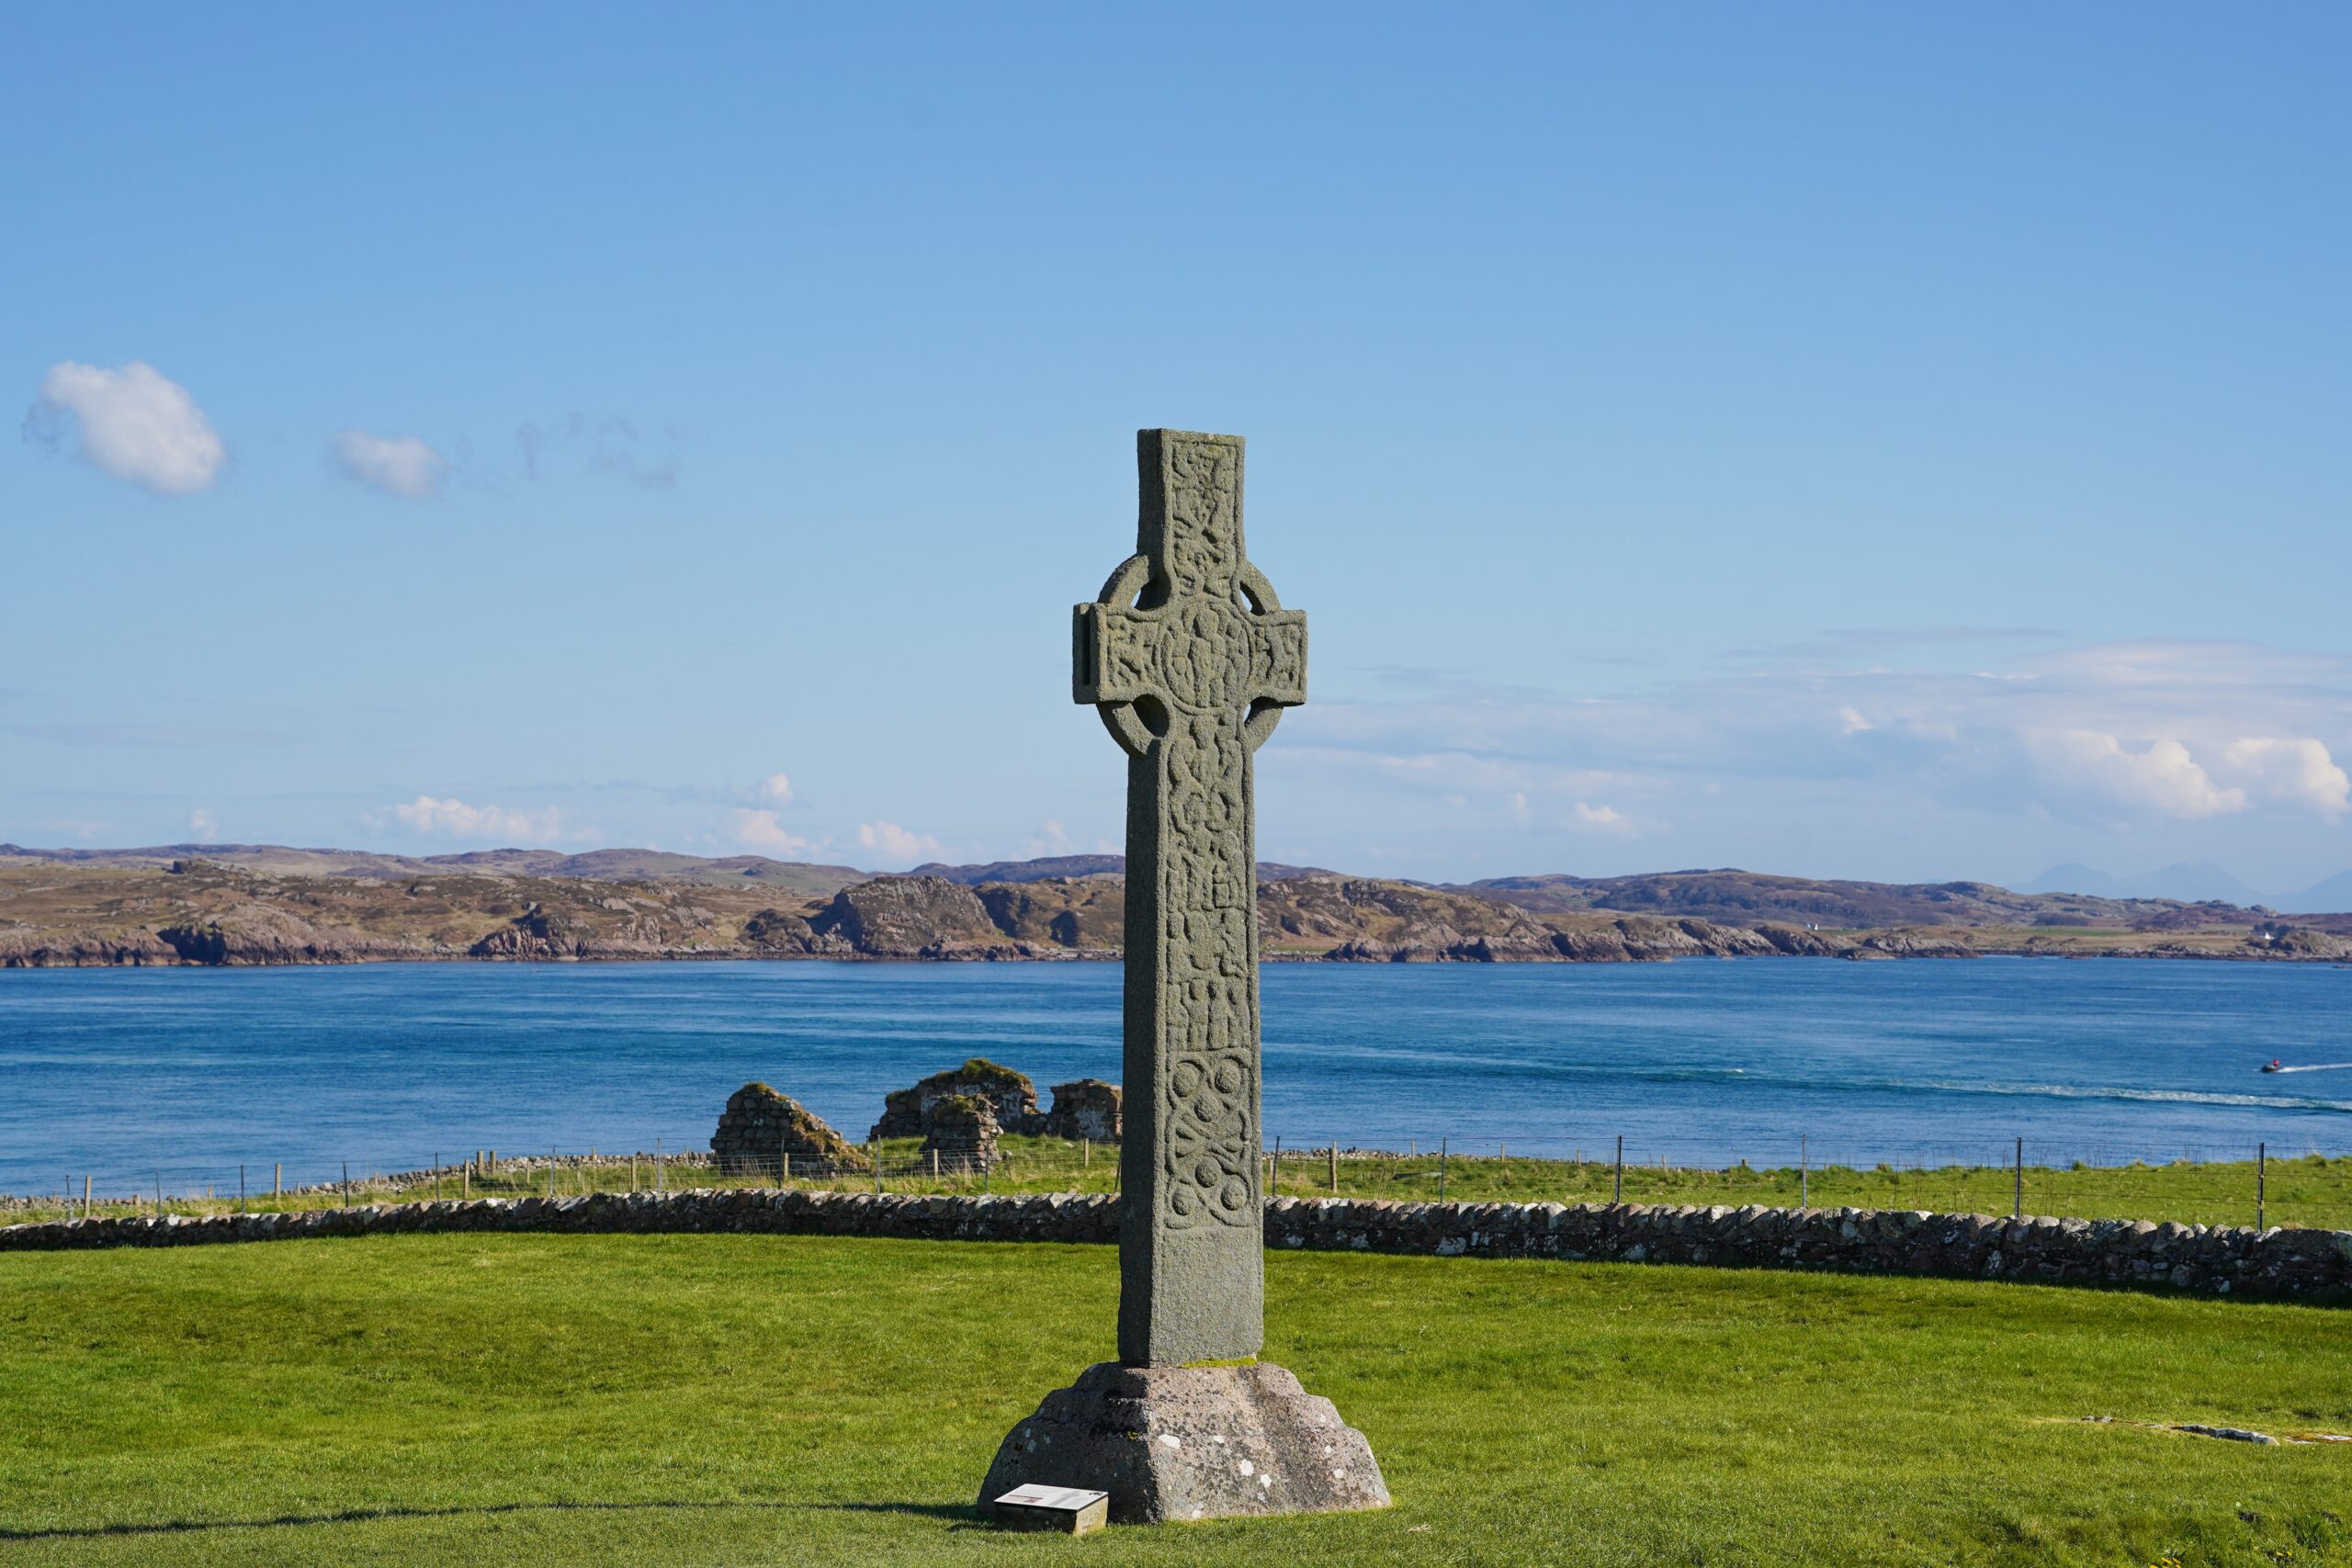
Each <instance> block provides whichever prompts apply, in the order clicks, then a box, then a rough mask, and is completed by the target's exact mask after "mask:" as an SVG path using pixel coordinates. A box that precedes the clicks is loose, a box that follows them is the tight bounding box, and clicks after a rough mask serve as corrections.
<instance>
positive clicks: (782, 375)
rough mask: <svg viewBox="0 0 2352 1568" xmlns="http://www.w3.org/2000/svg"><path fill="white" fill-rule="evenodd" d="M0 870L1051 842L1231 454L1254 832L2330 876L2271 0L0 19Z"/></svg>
mask: <svg viewBox="0 0 2352 1568" xmlns="http://www.w3.org/2000/svg"><path fill="white" fill-rule="evenodd" d="M10 31H11V43H10V47H9V48H8V50H7V51H6V52H5V54H0V122H4V123H5V124H6V130H7V133H8V137H9V141H10V144H11V145H12V146H13V147H14V148H16V149H17V155H16V156H15V157H13V158H12V159H11V160H10V162H9V166H8V168H7V171H6V174H0V193H5V211H6V213H7V215H8V217H7V228H8V231H9V235H10V238H9V243H7V244H6V246H5V247H0V392H5V393H6V397H7V398H8V399H13V400H14V404H13V406H14V407H16V408H18V409H20V410H21V411H22V427H21V436H22V438H21V439H20V440H17V441H15V442H8V443H0V536H5V542H6V559H7V561H8V564H9V568H10V571H9V579H10V589H11V591H10V592H9V594H8V596H7V601H6V613H5V615H0V660H5V667H4V668H0V840H11V839H12V840H17V841H18V842H25V843H36V844H74V843H106V844H128V843H141V842H156V841H175V840H186V839H190V838H197V839H207V840H215V839H217V840H248V841H250V840H272V841H290V842H300V843H317V844H339V845H367V846H374V847H380V848H386V849H399V850H409V851H435V850H449V849H458V848H466V847H480V846H481V845H484V844H488V843H498V842H528V843H548V844H552V845H557V846H559V847H586V846H589V845H592V844H605V843H647V842H650V843H655V844H659V845H661V846H662V847H665V848H673V849H681V850H688V851H694V852H706V853H729V852H741V851H746V850H751V851H758V852H767V853H774V854H777V855H780V856H785V857H787V858H814V859H825V860H839V861H848V862H850V863H855V864H860V865H865V866H872V867H896V866H903V865H906V864H909V863H912V862H914V861H916V860H921V859H927V858H934V857H944V858H949V859H956V860H962V859H981V858H996V857H999V856H1009V855H1020V854H1026V853H1034V852H1050V851H1055V850H1061V849H1074V850H1091V849H1094V848H1097V847H1099V846H1102V845H1104V844H1107V843H1110V842H1111V841H1112V840H1114V839H1115V837H1116V835H1117V833H1118V831H1119V823H1120V820H1121V788H1122V778H1123V772H1122V767H1121V763H1120V760H1119V758H1118V756H1117V754H1116V753H1115V752H1114V750H1113V749H1112V747H1111V744H1110V742H1109V740H1108V739H1107V738H1106V737H1105V736H1104V735H1103V732H1102V730H1101V728H1100V727H1099V726H1098V725H1097V724H1096V723H1095V721H1094V719H1093V718H1092V716H1091V715H1088V714H1086V713H1085V712H1084V711H1083V710H1081V709H1079V708H1076V707H1074V706H1072V705H1071V704H1070V702H1069V682H1068V631H1067V626H1068V615H1069V604H1071V603H1072V602H1073V601H1075V600H1077V599H1080V598H1082V597H1087V596H1089V595H1091V592H1092V591H1093V590H1094V589H1095V587H1096V586H1098V585H1099V583H1100V581H1101V580H1102V578H1103V574H1104V573H1105V572H1106V571H1107V570H1109V568H1110V567H1111V566H1112V565H1113V564H1114V563H1115V562H1116V561H1117V560H1118V559H1119V558H1120V557H1121V556H1122V555H1123V554H1124V553H1125V550H1126V548H1127V547H1128V546H1129V545H1130V543H1131V538H1132V525H1133V524H1132V519H1133V507H1134V502H1133V484H1134V479H1133V434H1132V433H1133V432H1134V430H1135V429H1136V427H1137V426H1140V425H1147V424H1170V425H1177V426H1182V427H1188V428H1199V429H1212V430H1220V431H1231V432H1238V433H1241V434H1246V435H1247V436H1248V437H1249V438H1250V443H1251V447H1250V502H1249V503H1250V542H1251V549H1252V553H1253V555H1254V556H1255V557H1256V558H1257V559H1258V560H1259V561H1260V563H1261V565H1262V566H1264V567H1265V568H1266V570H1268V572H1269V573H1270V574H1271V576H1272V579H1273V581H1275V583H1276V584H1277V586H1278V587H1279V588H1280V589H1281V591H1282V592H1283V595H1284V598H1285V602H1286V603H1289V604H1295V605H1297V606H1299V607H1303V608H1305V609H1306V610H1307V611H1308V612H1309V614H1310V615H1311V616H1312V617H1313V626H1314V660H1315V661H1314V666H1313V670H1312V673H1311V679H1310V690H1311V694H1312V698H1313V700H1312V703H1311V704H1310V705H1309V706H1307V707H1306V708H1304V709H1302V710H1299V711H1298V712H1296V713H1294V714H1293V715H1291V716H1289V717H1288V718H1287V719H1286V720H1285V722H1284V724H1283V728H1282V730H1281V732H1280V734H1279V735H1278V736H1277V737H1276V739H1274V741H1273V742H1272V745H1271V746H1270V747H1269V748H1268V749H1267V750H1265V751H1264V752H1263V753H1262V754H1261V760H1260V802H1261V833H1260V840H1261V852H1263V853H1265V854H1266V855H1267V856H1269V857H1270V858H1277V859H1283V860H1290V861H1301V862H1309V863H1320V864H1327V865H1335V866H1341V867H1346V868H1350V869H1360V870H1365V871H1375V872H1386V873H1390V874H1400V875H1413V876H1420V877H1427V878H1455V877H1469V876H1477V875H1487V874H1502V873H1509V872H1523V871H1544V870H1571V871H1579V872H1587V873H1594V874H1600V873H1611V872H1623V871H1632V870H1640V869H1657V868H1662V867H1668V866H1683V865H1698V864H1738V865H1746V866H1749V867H1754V868H1758V869H1766V870H1778V871H1789V872H1797V873H1804V874H1820V875H1854V876H1870V877H1885V878H1902V879H1912V878H1944V877H1960V876H1972V877H1985V878H1988V879H1993V880H2003V881H2018V880H2022V879H2024V878H2028V877H2030V876H2032V875H2033V874H2035V873H2037V872H2039V871H2041V869H2042V868H2043V867H2045V866H2047V865H2049V864H2052V863H2057V862H2064V861H2078V862H2085V863H2089V864H2092V865H2095V866H2099V867H2102V868H2105V869H2108V870H2110V871H2114V872H2121V873H2130V872H2135V871H2139V870H2143V869H2144V868H2147V867H2150V866H2154V865H2158V864H2162V863H2167V862H2173V861H2184V860H2210V861H2213V862H2216V863H2220V864H2222V865H2223V866H2225V867H2226V868H2228V869H2229V870H2230V871H2232V872H2233V873H2234V874H2236V875H2238V876H2239V877H2240V878H2242V879H2244V880H2245V882H2247V883H2249V884H2250V885H2251V886H2254V887H2256V889H2259V890H2263V891H2269V890H2274V889H2276V890H2291V889H2295V888H2300V887H2301V886H2307V885H2309V884H2311V883H2313V882H2316V881H2317V880H2319V879H2320V878H2321V877H2323V876H2324V875H2326V874H2331V873H2333V872H2335V871H2339V870H2342V869H2344V868H2346V866H2352V841H2347V833H2346V817H2347V815H2352V811H2348V810H2347V781H2346V774H2345V772H2344V768H2345V766H2346V761H2347V760H2352V650H2347V649H2346V637H2345V634H2344V631H2343V629H2342V628H2343V626H2344V619H2343V608H2344V604H2345V602H2346V588H2347V586H2352V570H2347V568H2352V528H2347V526H2346V525H2347V523H2352V467H2348V466H2347V464H2346V457H2345V454H2346V451H2347V450H2352V448H2348V447H2347V445H2346V414H2347V412H2352V396H2347V394H2352V302H2347V301H2348V299H2352V291H2347V290H2346V288H2345V287H2344V283H2343V280H2344V279H2345V278H2346V277H2347V276H2352V202H2347V201H2346V187H2345V179H2344V174H2343V170H2344V167H2345V162H2346V154H2347V152H2352V100H2348V99H2347V97H2346V95H2345V94H2344V93H2343V92H2342V91H2341V81H2340V73H2341V66H2342V62H2344V60H2345V59H2346V58H2347V53H2352V13H2347V12H2346V11H2345V10H2344V9H2343V8H2342V7H2340V6H2292V5H2280V6H2266V7H2262V8H2260V9H2258V10H2255V11H2246V10H2242V9H2241V10H2230V11H2224V10H2219V9H2215V8H2211V7H2193V6H2132V7H2123V6H2075V7H2067V8H2025V7H2018V8H2013V9H1996V10H1985V9H1983V8H1975V9H1966V10H1963V9H1953V8H1943V9H1930V8H1926V7H1900V8H1897V7H1878V8H1868V7H1860V6H1773V7H1757V6H1721V7H1714V6H1686V7H1674V8H1667V7H1647V8H1633V7H1610V8H1603V7H1598V6H1593V7H1572V6H1542V7H1531V8H1506V7H1487V8H1479V9H1475V10H1472V11H1470V12H1469V13H1468V14H1466V15H1464V13H1463V12H1462V10H1461V9H1460V8H1439V7H1426V6H1424V7H1397V8H1381V7H1376V6H1350V7H1347V8H1346V9H1345V10H1340V9H1337V8H1310V7H1305V6H1292V7H1235V8H1231V9H1223V8H1218V7H1215V6H1191V7H1186V8H1184V9H1183V10H1182V11H1181V12H1178V13H1170V12H1166V11H1155V12H1146V11H1135V12H1127V11H1122V10H1118V9H1115V8H1112V7H1080V6H1067V7H1018V6H1013V7H989V8H982V7H962V8H944V7H940V8H927V7H922V8H919V7H902V8H897V9H884V8H876V7H831V8H817V7H808V8H797V9H796V8H785V7H776V6H746V7H740V8H730V7H725V6H698V7H693V8H688V9H685V10H684V11H681V10H678V9H675V8H671V9H657V8H654V7H650V6H643V7H635V8H622V7H611V6H601V7H600V6H562V7H557V6H502V7H470V6H469V7H460V6H408V7H369V8H361V7H342V8H336V9H334V10H329V11H322V10H318V9H315V8H313V9H299V8H295V7H291V6H283V7H276V8H267V7H253V8H246V9H243V10H240V11H238V12H236V13H233V14H232V15H229V16H227V17H223V16H222V15H220V14H199V13H195V12H190V11H187V10H186V9H185V8H180V9H172V8H163V7H156V8H146V9H141V8H131V9H127V10H126V9H108V10H107V11H106V12H104V13H96V12H91V11H89V10H86V9H76V8H73V7H51V8H47V9H42V10H37V11H28V12H25V13H22V14H20V15H18V16H17V17H14V18H13V19H12V23H11V28H10Z"/></svg>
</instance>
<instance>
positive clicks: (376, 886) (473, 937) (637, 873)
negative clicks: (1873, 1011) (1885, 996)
mask: <svg viewBox="0 0 2352 1568" xmlns="http://www.w3.org/2000/svg"><path fill="white" fill-rule="evenodd" d="M197 847H198V846H194V845H187V846H167V847H165V848H164V849H163V850H152V849H151V850H144V851H115V852H78V851H77V852H50V853H44V852H25V851H22V850H19V849H17V848H16V847H14V846H5V847H0V968H17V967H36V966H41V967H45V966H52V965H85V964H93V965H107V964H353V963H368V962H376V961H382V960H390V959H504V960H538V961H546V960H578V959H606V960H628V959H715V958H775V959H784V958H900V959H1072V958H1112V957H1115V956H1117V954H1118V953H1119V951H1120V949H1121V948H1122V946H1123V945H1124V938H1125V904H1126V900H1125V884H1124V879H1123V878H1122V877H1120V876H1117V875H1111V874H1100V873H1096V874H1088V875H1081V876H1060V877H1054V876H1044V877H1038V876H1021V875H1018V873H1020V872H1022V871H1023V870H1025V869H1026V868H1024V867H1022V866H1020V865H1018V864H1015V865H1012V866H1009V867H1008V868H1007V869H1008V870H1010V871H1012V872H1014V873H1016V875H1015V876H1013V877H1011V878H1006V879H998V880H983V881H979V882H977V883H966V882H961V881H954V880H950V879H947V878H944V877H939V876H877V877H860V876H859V874H857V873H855V872H853V871H850V870H849V868H847V867H823V866H803V865H795V864H792V863H786V862H776V861H768V860H763V859H761V858H759V857H755V856H738V857H729V858H726V859H720V860H704V859H698V858H696V857H695V856H691V855H671V854H666V853H662V852H653V851H603V852H596V853H593V854H585V855H565V854H560V853H556V852H552V851H537V850H494V851H485V852H480V853H475V854H463V855H438V856H431V857H426V858H424V859H410V858H406V857H401V856H389V855H367V854H356V853H343V852H336V851H330V850H293V849H285V848H282V847H276V846H266V845H265V846H243V847H242V851H243V852H240V853H237V854H236V855H235V858H233V859H223V858H215V857H212V856H209V855H203V854H193V853H172V852H171V851H173V850H182V849H186V850H193V849H195V848H197ZM231 848H232V849H234V848H239V847H234V846H232V847H231ZM1293 869H1294V868H1289V867H1275V868H1272V870H1273V871H1274V872H1275V873H1277V874H1270V875H1268V876H1266V877H1264V878H1263V879H1262V880H1261V882H1260V884H1259V886H1258V892H1257V906H1258V919H1259V929H1260V932H1261V938H1262V942H1263V950H1264V953H1265V954H1266V956H1267V957H1269V958H1286V959H1321V960H1353V961H1356V962H1365V963H1399V962H1405V963H1429V962H1449V961H1457V962H1476V963H1591V962H1619V963H1622V962H1628V961H1643V960H1656V959H1668V958H1683V957H1702V956H1715V957H1750V956H1752V957H1772V956H1813V957H1839V958H1853V959H1876V958H1968V957H1973V956H1976V955H1978V954H1980V953H2023V954H2046V955H2052V956H2057V955H2067V956H2080V957H2090V956H2097V955H2101V954H2110V955H2119V956H2142V957H2180V958H2236V959H2254V960H2267V961H2278V960H2301V961H2306V962H2314V961H2316V962H2332V963H2342V962H2345V961H2346V960H2352V915H2337V916H2327V915H2318V916H2301V917H2298V918H2297V919H2294V920H2293V921H2291V922H2290V921H2285V920H2278V919H2263V920H2261V921H2259V922H2255V921H2251V920H2250V919H2249V912H2248V911H2246V910H2244V909H2239V908H2234V907H2233V906H2230V905H2225V904H2180V903H2174V902H2165V901H2161V900H2149V901H2141V902H2137V903H2134V902H2131V901H2122V900H2114V899H2097V898H2090V897H2083V896H2078V895H2069V894H2018V893H2010V892H2008V891H2007V890H2006V889H2003V888H1998V887H1994V886H1988V885H1986V884H1984V883H1946V884H1939V885H1930V886H1888V885H1883V884H1877V883H1825V882H1808V881H1806V880H1804V879H1803V878H1798V877H1767V876H1758V875H1756V874H1752V873H1748V872H1742V871H1711V872H1673V873H1668V874H1663V875H1657V876H1646V877H1615V878H1580V877H1573V876H1536V877H1505V878H1498V879H1497V880H1496V881H1495V882H1493V883H1487V884H1479V885H1476V888H1475V889H1464V888H1441V887H1430V886H1422V885H1419V884H1413V883H1404V882H1393V881H1385V880H1381V879H1376V878H1370V877H1347V876H1338V875H1334V874H1330V873H1325V872H1317V873H1302V874H1289V875H1284V874H1279V873H1282V872H1287V871H1291V870H1293ZM592 870H604V871H607V872H609V873H610V874H609V875H592V874H588V873H589V872H590V871H592ZM843 875H846V876H848V877H850V878H852V879H853V880H850V881H848V882H847V883H845V884H840V885H837V886H832V887H831V891H830V892H821V891H820V892H811V891H804V890H801V889H798V888H796V887H795V886H794V884H795V883H796V882H799V883H806V884H825V883H838V881H839V878H841V877H842V876H843ZM1695 910H1706V911H1709V913H1705V914H1700V913H1694V912H1693V911H1695ZM2127 922H2128V923H2127ZM1806 926H1817V927H1820V928H1823V929H1821V930H1818V931H1809V930H1806V929H1804V928H1805V927H1806ZM1856 928H1862V929H1856ZM2070 928H2071V929H2070ZM2085 928H2088V929H2085Z"/></svg>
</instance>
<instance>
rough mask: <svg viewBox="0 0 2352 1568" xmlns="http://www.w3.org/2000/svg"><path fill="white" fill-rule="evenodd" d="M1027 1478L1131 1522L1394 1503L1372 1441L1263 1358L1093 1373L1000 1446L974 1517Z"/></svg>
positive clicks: (1099, 1368) (1105, 1366) (1053, 1398)
mask: <svg viewBox="0 0 2352 1568" xmlns="http://www.w3.org/2000/svg"><path fill="white" fill-rule="evenodd" d="M1033 1482H1034V1483H1041V1484H1044V1485H1048V1486H1079V1487H1085V1488H1087V1489H1089V1490H1091V1491H1100V1492H1108V1493H1109V1494H1110V1495H1111V1522H1112V1523H1114V1524H1125V1525H1142V1524H1160V1523H1164V1522H1167V1521H1170V1520H1179V1519H1215V1518H1229V1517H1234V1516H1237V1515H1247V1514H1316V1513H1337V1512H1341V1511H1345V1510H1351V1509H1361V1508H1385V1507H1386V1506H1388V1486H1387V1483H1385V1482H1384V1481H1383V1480H1382V1479H1381V1474H1380V1465H1379V1463H1378V1462H1377V1461H1374V1459H1373V1457H1372V1445H1371V1444H1370V1443H1368V1442H1366V1441H1365V1440H1364V1435H1363V1433H1362V1432H1359V1431H1357V1430H1356V1429H1355V1428H1354V1427H1351V1426H1349V1425H1348V1424H1347V1423H1346V1422H1344V1421H1342V1420H1341V1419H1340V1413H1339V1411H1338V1410H1336V1409H1334V1408H1333V1407H1332V1404H1331V1402H1330V1401H1329V1400H1328V1399H1323V1398H1320V1397H1318V1396H1317V1395H1315V1394H1311V1393H1307V1392H1306V1390H1305V1389H1303V1388H1301V1387H1300V1386H1299V1382H1298V1379H1296V1378H1295V1377H1294V1376H1292V1375H1291V1374H1290V1373H1289V1372H1288V1371H1284V1370H1283V1369H1282V1368H1281V1367H1277V1366H1272V1365H1269V1364H1267V1363H1265V1362H1253V1363H1250V1364H1249V1365H1245V1366H1238V1367H1122V1366H1118V1365H1116V1364H1114V1363H1113V1362H1108V1361H1105V1362H1101V1363H1098V1364H1097V1365H1094V1366H1091V1367H1089V1368H1087V1369H1086V1371H1084V1372H1082V1373H1080V1376H1079V1379H1078V1381H1077V1382H1075V1383H1072V1384H1071V1385H1070V1386H1069V1387H1068V1388H1065V1389H1057V1390H1056V1391H1055V1392H1054V1393H1049V1394H1047V1395H1046V1399H1045V1403H1044V1404H1040V1405H1039V1406H1038V1407H1037V1413H1036V1414H1035V1415H1034V1416H1030V1417H1029V1418H1028V1419H1027V1420H1026V1421H1023V1422H1022V1423H1021V1424H1020V1425H1019V1426H1017V1427H1014V1428H1013V1429H1012V1432H1011V1433H1010V1434H1008V1435H1007V1436H1006V1438H1005V1439H1004V1443H1003V1445H1002V1446H1001V1448H999V1449H998V1450H997V1455H996V1462H995V1463H993V1464H991V1465H989V1474H988V1479H987V1480H986V1481H985V1482H983V1483H981V1485H980V1497H979V1511H980V1512H981V1514H983V1515H988V1514H989V1513H990V1512H991V1511H992V1509H993V1507H994V1504H995V1500H996V1499H997V1498H999V1497H1001V1496H1002V1495H1004V1494H1006V1493H1007V1492H1010V1491H1012V1489H1013V1488H1014V1487H1016V1486H1020V1485H1023V1484H1024V1483H1033Z"/></svg>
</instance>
